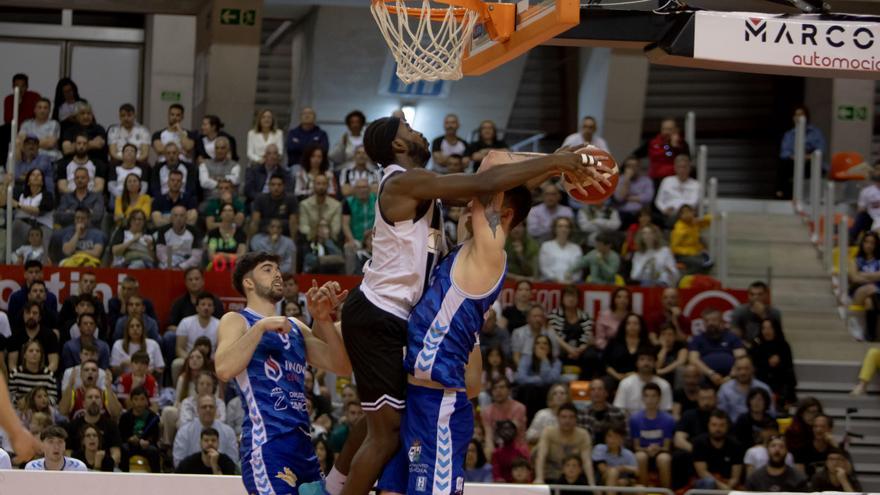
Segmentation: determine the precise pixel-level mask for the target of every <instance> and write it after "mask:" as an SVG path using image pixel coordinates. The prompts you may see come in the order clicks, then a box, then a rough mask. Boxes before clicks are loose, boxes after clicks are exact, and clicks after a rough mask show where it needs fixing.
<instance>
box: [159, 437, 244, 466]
mask: <svg viewBox="0 0 880 495" xmlns="http://www.w3.org/2000/svg"><path fill="white" fill-rule="evenodd" d="M199 439H200V444H201V451H200V452H197V453H195V454H192V455H190V456H189V457H186V458H184V459H182V460H181V461H180V463H178V465H177V469H176V470H175V471H174V472H175V473H180V474H235V472H236V467H235V461H233V460H232V458H230V457H229V456H228V455H227V454H224V453H220V451H219V450H217V449H218V448H219V447H220V433H219V432H218V431H217V430H216V429H214V428H211V427H207V428H204V429H202V433H201V435H200V437H199Z"/></svg>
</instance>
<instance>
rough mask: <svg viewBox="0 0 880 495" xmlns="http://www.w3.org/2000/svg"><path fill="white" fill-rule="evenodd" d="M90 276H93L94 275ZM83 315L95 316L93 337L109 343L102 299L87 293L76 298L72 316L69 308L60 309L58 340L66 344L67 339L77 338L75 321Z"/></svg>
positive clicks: (108, 329)
mask: <svg viewBox="0 0 880 495" xmlns="http://www.w3.org/2000/svg"><path fill="white" fill-rule="evenodd" d="M91 275H92V276H94V274H91ZM80 280H82V279H80ZM99 295H100V294H99ZM68 299H70V298H68ZM65 311H68V313H67V314H65ZM85 313H88V314H91V315H94V316H95V325H96V327H97V330H96V333H95V336H96V337H97V338H99V339H101V340H104V341H105V342H111V341H112V334H111V332H110V327H109V326H108V325H107V314H106V313H105V312H104V302H103V297H102V299H100V300H99V299H98V297H95V296H94V295H93V294H90V293H88V292H86V293H83V294H80V295H78V296H76V306H74V308H73V314H72V315H71V314H70V313H69V308H61V316H59V321H60V322H61V328H60V331H61V338H60V339H59V340H60V341H61V342H66V341H67V340H68V339H75V338H77V337H79V335H80V331H79V325H78V324H77V319H78V318H79V316H80V315H82V314H85ZM68 315H69V316H68ZM108 356H109V354H108Z"/></svg>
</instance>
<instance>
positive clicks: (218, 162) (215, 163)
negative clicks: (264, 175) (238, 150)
mask: <svg viewBox="0 0 880 495" xmlns="http://www.w3.org/2000/svg"><path fill="white" fill-rule="evenodd" d="M203 139H204V138H203ZM231 156H234V152H233V153H232V154H231V155H230V140H229V139H228V138H226V137H223V136H220V137H218V138H217V140H216V142H215V143H214V156H213V157H211V156H207V155H204V156H203V155H201V154H200V155H199V157H201V158H203V159H202V161H201V164H199V184H200V185H201V186H202V190H203V191H204V192H205V197H206V198H213V197H216V196H217V195H218V194H219V191H218V189H217V185H218V184H219V183H220V181H221V180H224V179H225V180H228V181H229V182H231V183H232V185H233V186H235V187H236V188H237V187H238V186H239V185H240V184H241V179H242V177H241V166H240V165H239V164H238V162H236V161H235V158H231Z"/></svg>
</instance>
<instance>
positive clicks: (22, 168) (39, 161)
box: [14, 134, 55, 194]
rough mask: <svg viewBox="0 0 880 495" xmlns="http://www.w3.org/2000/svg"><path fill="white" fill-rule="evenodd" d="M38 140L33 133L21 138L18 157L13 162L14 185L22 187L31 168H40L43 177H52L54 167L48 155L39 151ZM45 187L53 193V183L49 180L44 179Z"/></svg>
mask: <svg viewBox="0 0 880 495" xmlns="http://www.w3.org/2000/svg"><path fill="white" fill-rule="evenodd" d="M39 144H40V140H39V138H37V136H36V135H34V134H29V135H25V136H24V137H23V138H22V139H21V144H20V146H21V147H20V148H19V152H20V153H21V155H20V157H19V158H18V159H17V160H16V162H15V183H14V185H15V186H17V187H19V188H23V187H24V186H25V184H26V182H25V178H27V175H28V172H30V171H31V170H33V169H40V171H41V172H43V177H54V176H55V168H54V167H53V166H52V160H51V159H50V158H49V156H48V155H44V154H41V153H40V150H39ZM46 182H47V184H46V189H48V190H49V192H51V193H52V194H55V183H54V182H53V181H51V180H48V181H46Z"/></svg>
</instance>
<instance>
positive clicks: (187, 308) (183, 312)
mask: <svg viewBox="0 0 880 495" xmlns="http://www.w3.org/2000/svg"><path fill="white" fill-rule="evenodd" d="M183 280H184V284H185V285H186V293H185V294H183V295H182V296H180V297H179V298H177V299H176V300H174V302H173V303H172V304H171V312H170V314H169V316H168V325H167V326H166V328H167V330H169V331H175V330H177V325H179V324H180V322H181V321H182V320H183V319H184V318H186V317H187V316H192V315H195V314H197V313H198V304H199V297H201V295H202V293H203V292H205V276H204V274H203V273H202V271H201V270H199V269H198V268H195V267H194V268H187V269H186V270H184V272H183ZM213 297H214V317H215V318H217V319H218V320H219V319H220V318H222V317H223V312H224V310H223V302H222V301H221V300H220V298H219V297H217V296H213ZM303 298H304V299H305V297H303ZM166 333H167V332H166Z"/></svg>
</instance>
